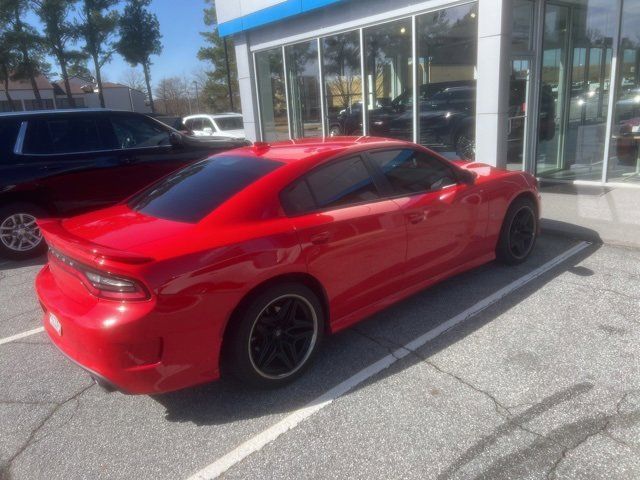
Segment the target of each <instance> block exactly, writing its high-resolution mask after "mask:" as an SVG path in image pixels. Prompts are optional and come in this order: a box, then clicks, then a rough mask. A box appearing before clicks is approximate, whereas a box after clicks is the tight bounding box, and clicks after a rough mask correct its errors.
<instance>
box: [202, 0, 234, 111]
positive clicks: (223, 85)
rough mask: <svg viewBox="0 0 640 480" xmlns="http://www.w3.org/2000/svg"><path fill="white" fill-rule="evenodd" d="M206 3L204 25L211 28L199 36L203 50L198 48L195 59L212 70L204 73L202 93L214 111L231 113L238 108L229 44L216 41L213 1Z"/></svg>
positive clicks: (231, 51)
mask: <svg viewBox="0 0 640 480" xmlns="http://www.w3.org/2000/svg"><path fill="white" fill-rule="evenodd" d="M207 3H208V4H209V5H210V6H209V7H208V8H206V9H205V10H204V23H205V25H207V26H208V27H211V30H210V31H208V32H201V33H200V34H201V35H202V36H203V37H204V39H205V42H206V43H207V46H205V47H202V48H200V50H199V51H198V58H199V59H200V60H206V61H208V62H210V63H211V64H212V65H213V70H212V71H207V77H208V78H207V82H206V83H205V85H204V87H203V92H202V93H203V95H204V97H205V99H206V102H207V103H208V104H209V106H210V107H212V108H213V109H214V110H217V111H221V110H227V109H228V110H231V111H233V110H236V109H238V108H239V107H240V95H239V93H238V75H237V70H236V57H235V51H234V48H233V41H232V40H230V39H227V40H226V43H225V40H224V39H223V38H221V37H220V34H219V33H218V20H217V18H216V6H215V0H207ZM225 50H226V52H225ZM227 60H228V62H227ZM227 63H228V70H227Z"/></svg>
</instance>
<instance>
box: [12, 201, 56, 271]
mask: <svg viewBox="0 0 640 480" xmlns="http://www.w3.org/2000/svg"><path fill="white" fill-rule="evenodd" d="M46 216H47V213H46V212H45V211H44V210H43V209H42V208H40V207H38V206H36V205H32V204H30V203H11V204H9V205H6V206H2V207H0V256H2V257H4V258H8V259H11V260H24V259H27V258H33V257H37V256H38V255H41V254H42V253H43V252H44V251H45V250H46V248H47V245H46V243H45V241H44V239H43V238H42V234H41V233H40V229H39V228H38V226H37V225H36V224H35V220H36V219H37V218H42V217H46Z"/></svg>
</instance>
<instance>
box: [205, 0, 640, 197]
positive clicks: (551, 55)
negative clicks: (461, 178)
mask: <svg viewBox="0 0 640 480" xmlns="http://www.w3.org/2000/svg"><path fill="white" fill-rule="evenodd" d="M216 6H217V15H218V25H219V31H220V34H221V35H223V36H225V37H232V38H233V41H234V45H235V53H236V58H237V66H238V80H239V88H240V95H241V98H242V110H243V115H244V120H245V129H246V132H247V136H248V137H249V138H250V139H252V140H262V141H266V142H272V141H277V140H285V139H290V138H303V137H315V136H323V135H324V136H330V135H362V134H364V135H380V136H386V137H393V138H401V139H406V140H412V141H414V142H417V143H421V144H423V145H425V146H428V147H430V148H433V149H434V150H437V151H439V152H441V153H442V154H443V155H445V156H447V157H450V158H454V157H462V158H468V159H471V158H475V159H477V160H478V161H482V162H484V163H489V164H494V165H498V166H502V167H507V168H509V169H524V170H527V171H529V172H532V173H535V174H536V175H537V176H538V177H540V178H542V179H545V180H548V181H553V182H573V183H594V184H602V183H607V184H611V185H616V184H619V185H623V184H624V185H631V186H640V150H639V148H638V143H639V142H640V77H639V75H640V73H639V70H640V0H479V1H475V2H469V1H450V0H424V1H419V0H393V1H390V0H218V1H217V2H216Z"/></svg>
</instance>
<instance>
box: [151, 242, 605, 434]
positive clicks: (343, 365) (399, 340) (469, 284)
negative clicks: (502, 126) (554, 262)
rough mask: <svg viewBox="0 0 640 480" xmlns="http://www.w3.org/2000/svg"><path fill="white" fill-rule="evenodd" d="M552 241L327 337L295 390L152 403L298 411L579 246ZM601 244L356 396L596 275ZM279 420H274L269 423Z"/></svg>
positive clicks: (222, 420)
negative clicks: (569, 283) (561, 284)
mask: <svg viewBox="0 0 640 480" xmlns="http://www.w3.org/2000/svg"><path fill="white" fill-rule="evenodd" d="M545 238H546V240H545V245H544V246H543V247H541V248H540V249H543V248H544V249H545V250H550V251H551V252H538V255H537V256H536V258H532V259H531V261H529V262H526V263H525V264H523V265H520V266H517V267H506V266H502V265H499V264H497V263H495V262H492V263H490V264H488V265H485V266H482V267H479V268H477V269H474V270H472V271H470V272H467V273H464V274H461V275H458V276H456V277H453V278H451V279H448V280H446V281H444V282H442V283H440V284H437V285H435V286H433V287H431V288H429V289H426V290H423V291H421V292H419V293H417V294H415V295H413V296H411V297H409V298H408V299H406V300H404V301H402V302H400V303H398V304H395V305H392V306H391V307H389V308H387V309H385V310H383V311H381V312H379V313H377V314H375V315H373V316H372V317H370V318H368V319H366V320H364V321H363V322H361V323H359V324H358V325H356V326H354V327H352V328H349V329H347V330H345V331H343V332H339V333H338V334H336V335H332V336H329V337H328V338H327V339H325V341H324V344H323V345H322V348H321V350H320V351H319V353H318V356H317V357H316V359H315V361H314V362H313V365H311V367H310V368H309V369H308V370H307V371H306V372H305V374H304V375H303V376H302V377H301V378H300V379H299V380H297V381H295V382H294V383H292V384H291V385H288V386H286V387H283V388H280V389H277V390H255V389H250V388H249V387H247V386H245V385H240V384H238V383H236V382H234V381H233V380H231V379H226V378H224V377H223V379H222V380H220V381H218V382H213V383H209V384H205V385H202V386H197V387H193V388H189V389H185V390H181V391H177V392H172V393H168V394H163V395H156V396H153V399H154V400H155V401H157V402H158V403H160V404H161V405H162V406H163V407H164V408H165V409H166V413H165V416H166V419H167V420H168V421H171V422H192V423H194V424H196V425H223V424H229V423H233V422H236V421H241V420H245V419H255V418H260V417H268V416H273V415H281V414H286V413H288V412H290V411H293V410H296V409H297V408H300V407H303V406H305V405H307V404H309V403H310V402H313V401H314V400H315V399H317V397H319V396H320V395H322V394H323V393H325V392H326V391H327V390H329V389H331V388H332V387H334V386H336V385H337V384H339V383H340V382H342V381H344V380H346V379H347V378H349V377H351V376H352V375H354V374H356V373H358V372H359V371H360V370H362V369H363V368H365V367H367V366H369V365H370V364H372V363H374V362H376V361H378V360H379V359H380V358H382V357H384V356H385V355H388V354H389V353H390V352H392V351H394V350H396V349H397V348H399V347H401V346H403V345H405V344H407V343H408V342H410V341H412V340H414V339H415V338H417V337H419V336H420V335H422V334H424V333H425V332H427V331H429V330H432V329H433V328H436V327H437V326H438V325H440V324H442V323H444V322H445V321H447V320H448V319H450V318H452V317H454V316H455V315H457V314H459V313H460V312H462V311H464V310H466V309H467V308H469V307H471V306H472V305H474V304H476V303H477V302H479V301H481V300H483V299H484V298H486V297H487V296H489V295H491V294H493V293H494V292H495V291H497V290H499V289H500V288H502V287H504V286H505V285H508V284H510V283H512V282H513V281H515V280H517V279H518V278H521V277H522V276H524V275H527V274H528V273H530V272H532V271H534V270H536V269H537V268H538V267H540V266H541V265H543V264H544V263H546V262H548V261H549V260H551V259H552V258H554V257H555V256H556V255H558V254H559V253H563V252H564V251H566V250H568V248H570V247H571V246H572V245H575V244H576V242H575V241H573V242H572V241H571V240H568V239H566V238H562V240H561V242H564V243H563V248H559V247H558V246H554V245H553V242H554V241H555V240H553V239H557V238H561V237H555V236H551V235H545ZM541 243H542V242H541ZM600 247H601V245H600V244H598V243H593V244H591V245H590V246H589V247H587V248H586V249H585V250H582V251H581V252H580V253H578V254H577V255H575V256H573V257H571V258H569V259H568V260H567V261H565V262H563V263H562V264H560V265H558V266H556V267H555V268H553V269H551V270H549V271H547V272H546V273H544V274H542V275H541V276H539V277H537V278H535V279H534V280H532V281H531V282H529V283H527V284H526V285H525V286H523V287H522V288H520V289H518V290H516V291H515V292H513V293H511V294H510V295H508V296H507V297H505V298H503V299H502V300H500V301H499V302H497V303H496V304H494V305H492V306H490V307H489V308H487V309H486V310H484V311H483V312H482V313H480V314H479V315H477V316H475V317H473V318H470V319H468V320H466V321H465V322H463V323H462V324H460V325H458V326H457V327H455V328H453V329H451V330H449V331H447V332H446V333H444V334H442V335H440V336H439V337H438V338H436V339H434V340H433V341H431V342H429V343H428V344H426V345H425V346H423V347H422V348H421V349H420V355H409V356H407V357H405V358H404V359H403V360H402V361H398V362H396V363H395V364H394V365H393V366H392V367H390V368H387V369H385V370H383V371H381V372H380V373H378V374H376V375H375V376H373V377H371V378H369V379H368V380H366V381H365V382H363V383H361V384H359V385H358V386H357V387H355V388H354V389H353V390H352V391H351V392H354V391H357V390H359V389H361V388H363V387H365V386H367V385H369V384H371V383H372V382H377V381H379V380H381V379H383V378H386V377H387V376H390V375H395V374H396V373H398V370H399V369H401V370H405V369H408V368H410V367H411V366H413V365H415V364H417V363H420V362H422V361H424V360H425V358H428V357H429V356H431V355H434V354H435V353H437V352H439V351H441V350H443V349H446V348H447V347H448V346H450V345H453V344H455V343H456V342H458V341H459V340H462V339H464V338H465V337H467V336H468V335H470V334H472V333H473V332H475V331H476V330H478V329H480V328H482V327H483V326H484V325H486V324H487V323H489V322H491V321H492V320H493V319H495V318H497V317H499V316H500V315H501V314H503V313H504V312H507V311H508V310H510V309H511V308H512V307H514V306H515V305H517V304H518V303H520V302H522V301H524V300H525V299H527V298H528V297H529V296H531V295H533V294H534V293H536V292H537V291H539V290H540V289H541V288H543V287H544V286H545V285H546V284H547V283H549V282H550V281H552V280H553V279H555V278H556V277H557V276H559V275H561V274H563V273H565V272H570V273H573V274H575V275H579V276H588V275H590V274H592V273H593V272H591V271H590V270H589V269H588V268H586V267H583V266H579V264H580V263H581V262H583V261H584V260H585V259H586V258H588V257H589V256H591V255H592V254H593V253H594V252H596V251H597V250H598V249H599V248H600ZM556 252H557V253H556ZM425 356H426V357H425ZM584 388H588V387H587V386H582V387H580V388H578V389H577V390H576V392H575V394H576V395H578V394H580V392H581V391H582V390H581V389H584ZM349 394H350V393H347V394H346V395H349ZM278 419H279V418H275V419H273V420H272V421H271V422H270V423H272V422H275V421H277V420H278ZM270 423H269V424H270Z"/></svg>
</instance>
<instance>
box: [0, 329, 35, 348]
mask: <svg viewBox="0 0 640 480" xmlns="http://www.w3.org/2000/svg"><path fill="white" fill-rule="evenodd" d="M41 332H44V327H38V328H34V329H33V330H29V331H27V332H22V333H18V334H17V335H13V336H11V337H7V338H0V345H4V344H5V343H9V342H13V341H15V340H20V339H21V338H24V337H30V336H31V335H35V334H36V333H41Z"/></svg>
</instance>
